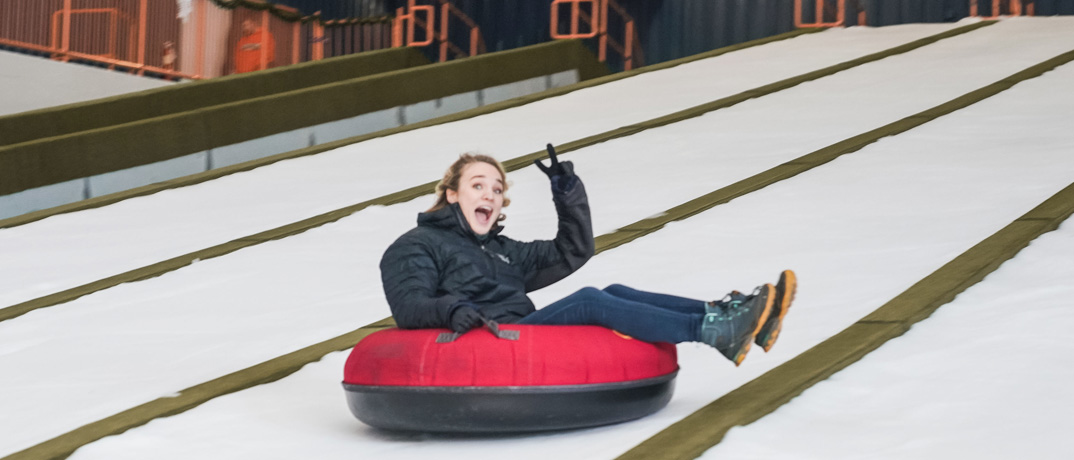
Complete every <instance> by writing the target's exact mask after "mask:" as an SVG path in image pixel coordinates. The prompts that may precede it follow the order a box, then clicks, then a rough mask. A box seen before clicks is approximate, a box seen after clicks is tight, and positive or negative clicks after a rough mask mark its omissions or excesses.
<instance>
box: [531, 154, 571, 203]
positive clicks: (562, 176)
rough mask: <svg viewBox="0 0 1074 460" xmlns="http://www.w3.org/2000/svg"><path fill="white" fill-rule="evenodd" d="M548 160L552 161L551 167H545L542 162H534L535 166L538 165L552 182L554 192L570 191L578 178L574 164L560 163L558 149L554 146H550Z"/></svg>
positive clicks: (568, 162)
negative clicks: (557, 154) (557, 156)
mask: <svg viewBox="0 0 1074 460" xmlns="http://www.w3.org/2000/svg"><path fill="white" fill-rule="evenodd" d="M546 148H547V149H548V158H549V159H550V160H551V162H552V164H551V166H545V165H544V164H543V163H541V160H533V164H535V165H537V167H538V168H540V169H541V171H542V172H544V173H545V175H547V176H548V179H549V180H551V181H552V188H553V189H554V190H557V191H560V192H565V191H567V190H570V189H571V187H573V186H574V182H575V181H576V180H577V176H575V175H574V164H573V163H571V162H570V161H564V162H562V163H560V162H559V159H557V158H556V149H555V148H554V147H552V144H548V146H547V147H546Z"/></svg>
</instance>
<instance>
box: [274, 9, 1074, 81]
mask: <svg viewBox="0 0 1074 460" xmlns="http://www.w3.org/2000/svg"><path fill="white" fill-rule="evenodd" d="M618 1H619V3H620V4H621V5H623V7H624V8H625V9H627V10H628V11H629V12H630V14H631V15H632V16H633V17H634V18H635V22H636V27H637V29H638V35H639V37H640V40H641V43H642V49H643V52H644V56H645V63H646V64H654V63H657V62H663V61H667V60H671V59H675V58H679V57H683V56H689V55H691V54H697V53H700V52H703V51H707V50H711V49H715V48H719V47H722V46H727V45H733V44H735V43H741V42H744V41H747V40H753V39H757V38H763V37H767V36H771V35H775V34H778V33H782V32H786V31H789V30H792V29H793V28H794V22H793V21H794V11H793V8H794V0H618ZM812 1H813V0H806V1H805V3H806V4H807V10H808V9H811V8H810V5H812ZM846 1H847V5H848V12H847V16H848V23H849V24H850V25H855V24H856V22H857V8H859V7H864V8H865V9H866V11H867V12H868V13H869V15H868V24H867V25H870V26H885V25H893V24H905V23H914V22H951V21H957V20H959V19H962V18H964V17H966V16H967V15H968V14H969V1H968V0H846ZM977 1H978V2H979V5H980V6H979V8H980V10H981V11H982V12H987V11H990V9H991V0H977ZM276 3H282V4H286V5H289V6H293V7H296V8H298V9H300V10H301V11H303V12H305V13H312V12H314V11H321V12H322V14H323V16H324V17H325V18H326V19H332V18H343V17H354V16H377V15H384V14H393V13H394V11H395V9H396V8H397V7H400V6H404V5H406V3H407V1H406V0H278V1H276ZM419 3H422V4H432V3H434V2H433V1H432V0H420V1H419ZM453 3H454V4H455V5H456V6H457V7H459V9H461V10H463V11H465V12H466V13H467V14H468V15H469V16H470V17H472V18H473V19H474V20H475V21H476V22H477V23H478V24H479V25H480V26H481V31H482V34H483V36H484V38H485V43H486V45H487V47H488V51H500V50H505V49H511V48H517V47H520V46H525V45H531V44H535V43H540V42H544V41H548V40H549V39H550V37H549V35H550V34H549V13H550V8H551V0H453ZM1004 12H1006V10H1004ZM1036 14H1037V15H1038V16H1049V15H1056V14H1074V0H1036ZM609 27H610V33H611V34H612V36H614V37H619V36H621V35H622V29H621V27H622V25H621V24H620V23H619V22H617V21H616V20H614V19H613V20H612V21H609ZM464 40H465V39H464V38H461V37H460V38H458V39H456V41H457V42H460V43H465V41H464ZM591 45H592V46H595V44H591ZM609 63H610V64H611V65H613V66H618V65H619V63H618V62H616V61H615V60H614V59H610V60H609Z"/></svg>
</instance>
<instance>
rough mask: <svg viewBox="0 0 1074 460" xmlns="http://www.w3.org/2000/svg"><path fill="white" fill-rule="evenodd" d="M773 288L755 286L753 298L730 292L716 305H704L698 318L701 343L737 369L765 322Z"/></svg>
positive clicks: (773, 296)
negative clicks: (703, 311) (716, 351)
mask: <svg viewBox="0 0 1074 460" xmlns="http://www.w3.org/2000/svg"><path fill="white" fill-rule="evenodd" d="M775 291H776V288H775V287H773V286H772V285H771V284H765V285H764V286H758V287H757V289H754V291H753V295H749V296H746V295H742V293H740V292H737V291H735V292H732V293H730V294H728V295H727V296H725V297H724V298H723V300H720V301H718V302H709V303H708V304H706V305H705V316H704V317H702V319H701V341H702V342H704V343H706V344H708V345H710V346H712V347H713V348H716V350H719V352H720V353H721V354H723V355H724V356H725V357H726V358H727V359H729V360H731V362H733V363H735V365H736V366H738V365H739V364H742V360H743V359H746V352H748V351H750V344H752V343H753V338H754V337H755V336H756V335H757V332H758V331H759V330H760V329H761V325H763V324H764V323H765V320H767V319H768V314H769V311H771V310H772V303H773V300H774V299H775V297H776V296H775Z"/></svg>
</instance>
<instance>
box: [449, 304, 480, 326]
mask: <svg viewBox="0 0 1074 460" xmlns="http://www.w3.org/2000/svg"><path fill="white" fill-rule="evenodd" d="M480 324H481V313H478V312H477V308H475V307H474V304H472V303H470V302H460V304H459V306H457V307H455V310H454V311H452V312H451V330H452V331H455V332H458V333H459V334H462V333H464V332H466V331H469V330H470V329H473V328H474V327H476V326H478V325H480Z"/></svg>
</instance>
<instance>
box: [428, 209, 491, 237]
mask: <svg viewBox="0 0 1074 460" xmlns="http://www.w3.org/2000/svg"><path fill="white" fill-rule="evenodd" d="M418 225H419V226H425V227H436V228H443V229H447V230H453V231H456V232H458V233H460V234H462V235H469V236H472V237H473V238H474V239H476V240H478V241H480V242H482V243H483V242H485V241H486V240H488V239H489V238H491V237H494V236H496V235H499V234H500V232H501V231H503V226H502V225H500V224H498V223H497V224H496V225H495V226H494V227H492V229H491V230H489V232H488V233H487V234H484V235H478V234H477V233H474V230H473V229H471V228H470V223H469V222H466V216H464V215H463V214H462V208H460V207H459V204H458V203H451V204H449V205H447V206H444V207H443V208H440V209H437V210H436V211H432V212H422V213H418Z"/></svg>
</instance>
